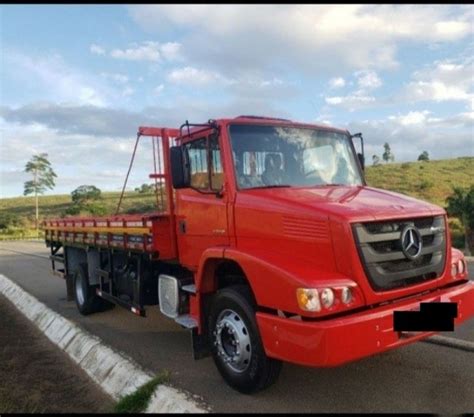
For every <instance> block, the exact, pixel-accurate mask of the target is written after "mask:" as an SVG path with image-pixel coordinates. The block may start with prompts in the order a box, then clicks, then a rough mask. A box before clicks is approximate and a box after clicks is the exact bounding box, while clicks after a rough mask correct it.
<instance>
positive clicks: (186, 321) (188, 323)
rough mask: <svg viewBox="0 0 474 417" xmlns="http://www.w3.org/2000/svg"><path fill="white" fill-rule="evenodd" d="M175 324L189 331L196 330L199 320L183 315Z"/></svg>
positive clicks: (176, 319)
mask: <svg viewBox="0 0 474 417" xmlns="http://www.w3.org/2000/svg"><path fill="white" fill-rule="evenodd" d="M174 320H175V322H176V323H178V324H180V325H181V326H183V327H186V328H187V329H194V328H196V327H198V322H197V320H196V319H195V318H194V317H192V316H191V315H189V314H183V315H182V316H178V317H176V318H175V319H174Z"/></svg>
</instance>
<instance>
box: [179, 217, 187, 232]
mask: <svg viewBox="0 0 474 417" xmlns="http://www.w3.org/2000/svg"><path fill="white" fill-rule="evenodd" d="M178 229H179V232H180V233H181V234H183V235H184V234H185V233H186V220H180V221H179V222H178Z"/></svg>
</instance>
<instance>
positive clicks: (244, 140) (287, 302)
mask: <svg viewBox="0 0 474 417" xmlns="http://www.w3.org/2000/svg"><path fill="white" fill-rule="evenodd" d="M171 168H172V176H173V184H174V188H175V189H176V219H177V233H178V234H177V239H178V244H179V256H180V262H182V263H183V264H185V265H186V266H187V267H188V268H190V269H192V270H193V271H195V272H196V274H197V281H196V285H197V288H198V289H199V291H200V292H201V294H203V295H204V294H206V293H210V294H216V293H218V292H219V290H220V288H226V287H227V286H228V284H229V283H230V284H232V285H242V286H243V287H244V288H248V290H249V292H248V294H251V298H252V302H254V305H255V316H256V322H257V325H258V330H259V334H260V338H261V341H262V346H263V348H264V351H265V354H266V355H268V356H269V357H271V358H276V359H280V360H284V361H291V362H296V363H299V364H302V365H308V366H318V367H319V366H335V365H340V364H342V363H345V362H348V361H350V360H354V359H358V358H361V357H364V356H367V355H371V354H374V353H378V352H382V351H384V350H386V349H389V348H393V347H396V346H401V345H404V344H406V343H410V342H412V341H415V340H419V339H422V338H425V337H428V336H429V335H430V334H433V332H418V333H415V334H408V333H407V334H403V333H402V332H396V331H394V329H393V311H394V310H397V309H398V310H410V309H411V310H413V309H415V310H416V309H419V305H420V303H421V302H436V301H438V302H439V301H452V302H458V300H459V301H461V302H460V303H459V304H458V307H459V308H460V307H461V305H463V306H464V307H462V310H464V311H462V312H460V314H458V317H457V319H456V320H457V321H456V322H460V321H462V320H465V319H466V318H467V317H468V316H472V315H473V313H474V292H473V285H472V283H468V281H467V268H466V264H465V261H464V260H463V256H462V253H461V252H460V251H458V250H455V249H453V248H451V242H450V235H449V231H448V225H447V217H446V212H445V210H444V209H442V208H440V207H437V206H435V205H433V204H430V203H427V202H424V201H420V200H417V199H414V198H411V197H408V196H405V195H401V194H397V193H394V192H389V191H385V190H380V189H375V188H372V187H369V186H367V184H366V182H365V179H364V175H363V170H364V167H363V158H360V155H358V154H357V153H356V150H355V146H354V143H353V137H352V136H351V135H350V133H349V132H348V131H345V130H341V129H336V128H331V127H327V126H317V125H308V124H301V123H294V122H291V121H289V120H282V119H270V118H256V117H248V116H241V117H237V118H235V119H226V120H219V121H218V122H213V124H212V127H211V126H209V129H204V130H203V129H202V128H198V129H195V130H194V131H190V132H189V134H188V135H187V136H186V137H185V138H183V140H182V143H181V144H180V146H178V147H176V148H174V149H172V166H171ZM229 277H230V278H229ZM248 294H247V295H248ZM462 299H463V300H462ZM208 324H209V323H208ZM237 327H238V326H237ZM211 328H212V323H211ZM231 328H233V327H232V326H231ZM214 331H215V330H214ZM234 331H235V334H238V330H237V329H234ZM211 334H212V333H211ZM219 335H220V333H218V337H217V340H218V342H219V340H221V339H222V336H221V339H219ZM211 339H212V337H211ZM231 339H232V341H235V340H237V341H239V338H238V337H237V336H235V337H234V338H232V337H231ZM221 345H222V343H220V342H219V344H218V346H219V349H220V350H219V349H217V350H216V352H217V353H218V355H217V360H220V359H221V358H224V359H225V360H228V361H232V360H233V359H234V360H236V359H235V356H236V355H234V356H232V354H228V353H226V350H225V349H224V348H223V347H222V346H221ZM219 354H220V356H219ZM237 356H238V355H237ZM221 368H223V369H221V372H222V373H223V374H224V377H226V378H227V379H228V380H229V379H230V380H231V381H233V379H232V377H229V372H227V371H228V370H226V368H225V366H222V367H221ZM227 368H229V366H227ZM230 368H231V367H230ZM231 371H232V369H231ZM234 371H236V370H235V369H234ZM226 372H227V374H226ZM230 373H231V372H230ZM234 373H235V372H234ZM234 376H235V375H234ZM247 384H249V383H248V382H247Z"/></svg>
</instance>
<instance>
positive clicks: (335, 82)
mask: <svg viewBox="0 0 474 417" xmlns="http://www.w3.org/2000/svg"><path fill="white" fill-rule="evenodd" d="M345 85H346V80H344V78H342V77H336V78H331V79H330V80H329V86H330V87H331V88H341V87H344V86H345Z"/></svg>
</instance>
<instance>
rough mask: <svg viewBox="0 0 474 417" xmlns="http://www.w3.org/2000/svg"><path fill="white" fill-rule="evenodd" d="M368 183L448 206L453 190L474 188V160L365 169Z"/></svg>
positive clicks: (387, 165) (450, 160)
mask: <svg viewBox="0 0 474 417" xmlns="http://www.w3.org/2000/svg"><path fill="white" fill-rule="evenodd" d="M366 179H367V183H368V184H369V185H370V186H372V187H377V188H383V189H386V190H391V191H396V192H399V193H403V194H407V195H410V196H412V197H415V198H419V199H421V200H426V201H430V202H432V203H434V204H437V205H439V206H442V207H445V206H446V198H447V197H448V196H449V195H451V194H452V189H453V186H457V187H462V188H468V187H469V186H470V185H472V184H474V158H468V157H466V158H457V159H445V160H440V161H428V162H405V163H401V164H384V165H378V166H369V167H367V168H366Z"/></svg>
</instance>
